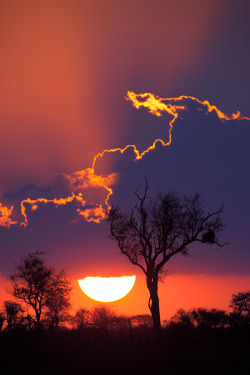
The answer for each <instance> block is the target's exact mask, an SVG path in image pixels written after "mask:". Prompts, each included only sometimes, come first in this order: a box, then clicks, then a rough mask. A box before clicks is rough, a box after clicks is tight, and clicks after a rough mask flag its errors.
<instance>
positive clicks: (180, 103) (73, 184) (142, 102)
mask: <svg viewBox="0 0 250 375" xmlns="http://www.w3.org/2000/svg"><path fill="white" fill-rule="evenodd" d="M126 100H128V101H131V102H132V104H133V106H134V107H135V108H137V109H139V108H140V107H144V108H147V109H148V111H149V113H151V114H153V115H155V116H158V117H160V116H162V113H163V112H166V113H168V114H169V115H171V116H172V117H173V118H172V120H171V121H170V122H169V138H168V140H167V141H164V140H162V139H156V140H155V141H154V142H153V144H152V145H150V146H149V147H148V148H147V149H145V150H144V151H142V152H141V153H140V152H139V150H138V149H137V147H136V145H127V146H125V147H124V148H120V147H117V148H113V149H105V150H103V151H102V152H100V153H98V154H96V155H95V156H94V158H93V163H92V166H91V167H90V168H86V169H84V170H81V171H77V172H74V173H72V174H69V175H67V174H64V173H62V174H61V176H62V177H63V178H64V179H65V180H66V181H67V183H68V184H69V188H70V189H71V195H70V196H68V197H65V198H54V199H46V198H38V199H30V198H27V199H24V200H23V201H22V202H21V214H22V216H23V218H24V220H23V221H22V222H21V223H18V222H17V221H13V220H12V219H11V218H10V217H11V215H12V214H13V207H11V208H10V209H8V208H7V207H4V206H2V205H1V206H0V214H1V217H0V226H5V227H7V228H9V227H10V226H11V225H17V224H19V225H22V226H27V225H28V217H27V213H26V207H25V206H26V205H27V204H29V205H31V210H33V211H35V210H36V209H38V207H39V204H42V203H44V204H47V203H53V204H54V205H55V206H56V207H57V206H58V205H66V204H68V203H72V202H74V203H76V206H77V209H76V211H77V213H78V217H77V218H75V219H74V220H72V221H73V222H76V221H78V220H79V219H80V218H84V219H85V220H86V221H88V222H91V221H93V222H96V223H100V221H101V220H104V219H105V218H106V217H107V214H108V211H109V210H110V208H111V206H110V204H109V198H110V196H111V195H112V194H113V189H112V186H113V185H114V184H115V183H116V182H117V179H118V176H117V173H111V174H108V175H106V176H103V175H97V174H96V173H95V166H96V162H97V160H98V159H99V158H102V157H103V156H104V155H105V154H106V153H115V152H120V153H121V154H123V153H124V152H125V151H126V150H128V149H130V148H131V149H132V150H133V152H134V155H135V160H140V159H142V158H143V156H144V155H145V154H147V153H148V152H150V151H152V150H154V149H155V148H156V144H157V143H158V142H159V143H161V144H162V146H164V147H165V146H169V145H170V144H171V142H172V133H171V132H172V129H173V126H174V123H175V121H176V120H177V119H178V118H179V112H182V111H185V110H188V106H187V104H186V103H185V101H186V100H192V101H194V102H196V103H198V104H200V105H201V106H202V109H203V110H204V112H205V114H208V113H211V112H215V113H216V115H217V117H218V118H219V119H220V120H221V121H222V122H225V121H231V120H250V118H249V117H245V116H242V115H241V113H240V112H239V111H238V112H236V113H233V114H232V115H231V116H228V115H226V114H224V113H223V112H222V111H220V110H219V109H218V108H217V107H216V106H215V105H211V104H210V103H209V102H208V101H207V100H205V101H200V100H199V99H197V98H195V97H192V96H184V95H182V96H179V97H177V98H160V97H157V96H155V95H153V94H152V93H143V94H135V93H134V92H132V91H128V92H127V97H126ZM93 187H95V188H101V189H104V190H105V191H106V198H105V206H106V207H104V206H103V204H97V203H91V204H89V202H87V200H86V199H84V198H83V196H82V193H81V192H80V193H78V194H75V193H74V191H79V190H80V189H81V190H83V189H86V188H93ZM89 206H91V207H89Z"/></svg>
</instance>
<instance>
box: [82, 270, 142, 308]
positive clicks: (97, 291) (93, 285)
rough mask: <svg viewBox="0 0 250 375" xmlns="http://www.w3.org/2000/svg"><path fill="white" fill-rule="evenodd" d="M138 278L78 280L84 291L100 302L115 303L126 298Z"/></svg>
mask: <svg viewBox="0 0 250 375" xmlns="http://www.w3.org/2000/svg"><path fill="white" fill-rule="evenodd" d="M135 279H136V276H121V277H85V278H84V279H82V280H78V284H79V286H80V288H81V289H82V291H83V292H84V293H85V294H86V295H87V296H88V297H90V298H91V299H94V300H95V301H99V302H114V301H117V300H120V299H122V298H124V297H125V296H126V295H127V294H128V293H129V292H130V291H131V289H132V288H133V286H134V284H135Z"/></svg>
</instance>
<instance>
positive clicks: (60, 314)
mask: <svg viewBox="0 0 250 375" xmlns="http://www.w3.org/2000/svg"><path fill="white" fill-rule="evenodd" d="M71 290H72V287H71V285H70V282H69V280H68V279H67V277H66V275H65V272H64V271H63V270H62V271H60V272H58V273H54V274H53V275H52V277H51V283H50V286H49V288H48V292H47V298H46V307H47V311H46V321H47V324H48V326H49V327H51V328H57V329H58V328H59V326H60V325H61V324H62V323H65V322H68V321H69V320H70V315H69V309H70V307H71V303H70V292H71Z"/></svg>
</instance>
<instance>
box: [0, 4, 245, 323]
mask: <svg viewBox="0 0 250 375" xmlns="http://www.w3.org/2000/svg"><path fill="white" fill-rule="evenodd" d="M249 16H250V2H249V1H245V0H240V1H237V2H236V1H233V0H209V1H207V0H204V1H198V0H197V1H196V0H193V1H191V0H180V1H178V0H177V1H169V0H165V1H160V0H155V1H148V0H142V1H139V0H133V1H130V0H127V1H117V0H116V1H111V0H107V1H95V0H91V1H85V0H43V1H38V0H23V1H18V0H0V50H1V58H0V124H1V125H0V129H1V130H0V142H1V144H0V146H1V147H0V303H1V301H2V300H3V299H6V296H5V286H6V285H7V279H8V276H9V275H10V273H11V272H12V270H13V267H14V265H15V264H16V263H17V262H18V259H19V258H20V257H22V256H25V255H27V254H28V253H30V252H33V251H36V250H39V251H42V252H44V253H45V256H44V257H45V259H46V262H47V264H49V265H53V266H55V267H56V268H58V269H60V268H64V269H65V271H66V273H67V274H68V275H69V277H70V278H71V280H72V283H73V285H74V291H73V297H72V298H73V304H74V306H75V307H80V306H81V307H85V306H86V307H91V306H92V305H93V302H91V300H90V299H89V298H88V297H86V296H85V295H84V294H83V293H82V292H81V290H80V288H79V286H78V284H77V280H78V279H83V278H84V277H86V276H123V275H136V276H137V281H136V283H135V287H134V289H133V290H132V291H131V293H130V294H129V295H128V296H127V297H125V298H124V299H123V300H121V301H120V302H116V303H114V308H116V309H117V310H118V311H119V312H123V313H128V314H136V313H148V310H147V300H148V294H147V289H146V286H145V282H144V276H143V274H142V273H141V272H140V270H139V268H138V269H137V268H135V267H134V266H132V265H131V264H130V263H129V261H128V260H127V259H126V258H125V257H124V256H122V255H121V254H120V252H119V249H118V247H117V245H116V243H115V242H114V241H112V240H111V239H110V238H109V232H108V226H107V223H106V222H105V220H102V216H103V214H104V212H105V209H106V208H107V206H106V204H105V199H106V198H107V195H108V194H110V190H109V189H112V192H113V194H112V195H110V198H109V201H108V204H110V205H112V204H116V205H120V206H121V207H122V209H124V210H125V209H126V210H130V209H131V208H132V207H133V205H134V204H135V202H136V196H135V194H134V193H135V191H138V192H139V193H140V192H143V189H144V186H145V177H147V181H148V184H149V187H150V190H149V193H150V194H151V195H152V196H153V195H154V194H155V193H157V192H158V191H162V192H167V191H173V190H174V191H176V192H178V193H180V194H186V195H189V194H193V193H195V192H199V193H202V199H203V200H204V204H205V207H206V208H207V210H208V211H209V210H210V211H215V210H217V209H218V208H219V207H220V205H221V203H222V204H223V205H224V215H223V220H224V223H225V225H226V227H225V230H224V231H223V234H222V236H221V240H222V242H223V241H227V242H229V245H227V246H225V247H223V248H221V249H219V250H218V249H217V248H216V247H214V246H213V247H212V246H209V245H204V246H200V245H199V246H198V245H196V246H193V248H192V251H191V255H190V257H188V258H185V257H183V256H181V255H177V256H176V257H175V259H173V260H172V261H171V263H169V264H168V267H167V268H168V269H169V276H167V278H166V280H165V283H164V284H161V285H160V304H161V310H162V318H163V319H164V318H166V317H168V316H169V315H171V314H173V313H174V312H175V311H176V309H177V308H179V307H184V308H191V307H199V306H203V307H217V308H227V306H228V304H229V300H230V296H231V294H232V293H235V292H237V291H244V290H246V289H250V249H249V230H250V220H249V212H250V195H249V191H250V121H249V120H248V118H250V106H249V99H250V68H249V66H250V64H249V62H250V48H249V35H250V23H249ZM128 91H132V92H134V93H136V94H140V93H152V94H154V95H155V96H158V97H160V98H177V97H179V96H181V95H184V96H190V97H193V98H197V99H198V100H199V101H200V102H203V101H205V100H208V101H209V103H210V104H211V105H215V106H216V107H217V108H218V109H219V110H220V111H221V112H222V113H223V114H226V115H227V116H229V117H230V116H231V115H232V113H237V111H240V114H241V115H242V119H239V118H238V119H235V120H224V121H222V119H220V118H219V117H218V115H217V114H216V111H214V110H213V111H211V112H209V111H208V110H207V107H206V106H205V105H203V104H200V103H199V102H197V101H195V100H193V99H188V98H186V99H183V100H182V105H183V106H184V107H185V109H183V110H179V111H178V118H176V120H175V121H174V124H173V130H172V142H171V144H170V145H169V146H165V147H163V146H162V145H161V144H160V142H158V143H157V144H156V147H155V149H154V150H152V151H149V152H148V153H146V154H145V155H144V156H143V157H142V158H141V159H139V160H135V158H136V155H135V153H134V151H133V148H132V147H130V148H128V149H127V150H126V151H125V152H124V153H123V154H121V152H120V151H116V152H110V153H105V154H104V155H103V156H102V157H98V158H97V159H96V161H95V162H94V160H95V159H94V158H95V156H96V155H97V154H98V153H102V152H103V151H104V150H112V149H116V148H120V149H124V148H125V147H126V146H127V145H134V146H135V147H136V149H137V150H138V151H139V153H141V152H143V151H144V150H146V149H147V148H148V147H149V146H150V145H152V144H153V142H154V140H155V139H158V138H160V139H162V140H163V141H164V142H165V143H167V142H168V141H169V123H170V121H171V120H172V119H173V116H171V114H168V113H166V112H162V113H161V115H162V116H161V117H158V116H155V115H154V114H152V113H149V111H148V109H147V108H139V109H136V108H135V107H134V106H133V103H132V102H131V101H129V100H126V97H127V95H128V94H127V93H128ZM243 117H245V119H244V118H243ZM93 162H94V170H93ZM91 168H92V169H91ZM93 171H94V173H93ZM72 194H73V195H72ZM28 199H30V201H28ZM38 199H40V201H39V200H38ZM22 202H23V203H22ZM46 202H47V203H46ZM53 202H54V203H53ZM22 207H23V208H24V209H25V211H23V213H22V212H21V209H22ZM98 222H99V223H98ZM8 298H9V297H8ZM0 308H1V307H0Z"/></svg>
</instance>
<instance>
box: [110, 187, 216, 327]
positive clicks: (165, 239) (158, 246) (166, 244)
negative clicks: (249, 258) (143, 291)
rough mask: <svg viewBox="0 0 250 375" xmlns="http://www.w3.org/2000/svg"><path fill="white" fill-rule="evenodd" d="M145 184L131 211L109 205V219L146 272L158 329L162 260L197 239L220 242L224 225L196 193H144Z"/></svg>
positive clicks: (120, 241) (123, 246) (122, 245)
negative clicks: (204, 206)
mask: <svg viewBox="0 0 250 375" xmlns="http://www.w3.org/2000/svg"><path fill="white" fill-rule="evenodd" d="M147 193H148V184H147V182H146V187H145V190H144V195H143V196H142V197H141V196H139V195H138V194H137V192H136V196H137V200H138V202H137V204H136V205H135V207H134V208H133V209H132V211H131V212H130V213H122V212H121V210H120V208H119V207H112V209H111V210H110V212H109V217H108V222H109V227H110V233H111V238H112V239H114V240H116V241H117V243H118V246H119V248H120V251H121V253H122V254H124V255H126V256H127V258H128V259H129V260H130V262H131V263H132V264H134V265H135V266H137V267H139V268H140V269H141V270H142V271H143V272H144V274H145V276H146V283H147V288H148V290H149V294H150V298H149V303H148V306H149V309H150V311H151V315H152V319H153V327H154V330H155V331H159V330H160V329H161V321H160V309H159V297H158V281H159V277H163V276H164V266H165V264H166V263H167V262H168V261H169V260H170V259H171V258H172V257H173V256H175V255H176V254H179V253H181V254H183V255H188V253H189V245H191V244H193V243H195V242H199V243H201V244H205V243H209V244H216V245H218V246H220V247H221V246H223V244H221V243H219V241H218V239H217V235H218V233H220V232H221V230H222V229H223V224H222V220H221V213H222V212H223V207H221V208H220V209H219V210H217V211H215V212H211V213H210V212H205V211H204V209H203V203H202V201H201V199H200V195H199V194H195V195H194V196H193V197H186V196H184V197H179V196H178V195H177V194H176V193H174V192H170V193H167V194H158V195H157V196H156V197H155V198H154V199H150V198H149V197H148V196H147Z"/></svg>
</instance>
